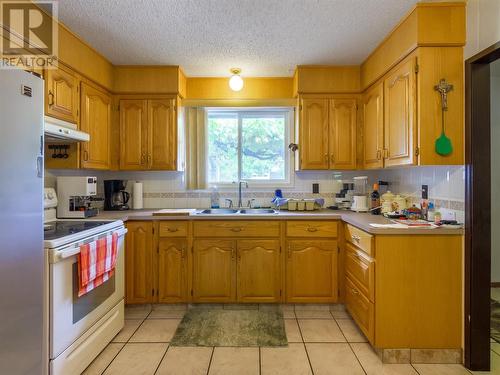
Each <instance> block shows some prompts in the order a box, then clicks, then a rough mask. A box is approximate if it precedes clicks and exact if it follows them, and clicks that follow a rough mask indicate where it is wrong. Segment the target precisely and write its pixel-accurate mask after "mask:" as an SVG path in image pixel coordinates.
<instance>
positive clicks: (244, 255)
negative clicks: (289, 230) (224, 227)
mask: <svg viewBox="0 0 500 375" xmlns="http://www.w3.org/2000/svg"><path fill="white" fill-rule="evenodd" d="M237 244H238V272H237V280H238V288H237V297H238V302H262V303H265V302H279V301H280V295H281V283H280V281H281V277H280V276H281V267H280V263H281V262H280V242H279V240H239V241H238V243H237Z"/></svg>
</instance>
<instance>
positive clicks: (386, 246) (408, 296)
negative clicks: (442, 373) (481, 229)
mask: <svg viewBox="0 0 500 375" xmlns="http://www.w3.org/2000/svg"><path fill="white" fill-rule="evenodd" d="M344 235H345V245H344V252H345V257H344V259H345V262H344V270H345V278H344V285H345V305H346V308H347V310H348V311H349V313H350V314H351V316H352V318H353V319H354V321H355V322H356V323H357V325H358V326H359V328H360V329H361V331H362V332H363V333H364V334H365V336H366V337H367V338H368V340H369V341H370V343H371V344H372V345H373V346H374V347H376V348H380V349H399V348H420V349H421V348H425V349H459V348H460V347H461V343H462V341H461V337H462V322H463V320H462V303H463V302H462V269H461V266H462V240H463V239H462V236H461V235H438V234H432V235H425V234H417V235H407V234H404V235H383V234H380V235H379V234H377V235H371V234H369V233H366V232H364V231H362V230H361V229H358V228H356V227H353V226H352V225H349V224H345V225H344Z"/></svg>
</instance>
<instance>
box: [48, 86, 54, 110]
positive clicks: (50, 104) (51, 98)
mask: <svg viewBox="0 0 500 375" xmlns="http://www.w3.org/2000/svg"><path fill="white" fill-rule="evenodd" d="M48 96H49V107H52V106H53V105H54V93H53V92H52V90H49V94H48Z"/></svg>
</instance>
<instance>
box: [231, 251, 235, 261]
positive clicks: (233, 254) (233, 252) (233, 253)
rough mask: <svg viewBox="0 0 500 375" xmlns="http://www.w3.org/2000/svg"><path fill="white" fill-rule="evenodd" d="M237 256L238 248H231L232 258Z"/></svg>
mask: <svg viewBox="0 0 500 375" xmlns="http://www.w3.org/2000/svg"><path fill="white" fill-rule="evenodd" d="M235 258H236V249H231V259H232V260H234V259H235Z"/></svg>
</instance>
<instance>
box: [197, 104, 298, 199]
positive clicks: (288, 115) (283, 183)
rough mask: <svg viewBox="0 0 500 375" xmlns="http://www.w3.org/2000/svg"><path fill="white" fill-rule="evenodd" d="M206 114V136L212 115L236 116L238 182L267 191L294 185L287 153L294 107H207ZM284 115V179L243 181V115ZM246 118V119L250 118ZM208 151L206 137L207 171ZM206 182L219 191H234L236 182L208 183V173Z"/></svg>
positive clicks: (292, 160) (292, 162)
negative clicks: (225, 113)
mask: <svg viewBox="0 0 500 375" xmlns="http://www.w3.org/2000/svg"><path fill="white" fill-rule="evenodd" d="M205 110H206V113H207V121H206V124H205V134H208V118H209V116H210V114H211V113H212V114H213V113H224V112H231V113H237V114H238V179H239V180H238V181H246V182H248V183H249V184H251V187H252V188H257V189H258V188H263V189H266V190H268V189H269V187H270V186H272V187H291V186H293V183H294V173H293V171H294V156H295V155H294V154H293V153H291V152H289V150H288V145H289V144H290V142H292V140H293V139H295V138H294V132H295V123H294V121H295V107H288V106H287V107H207V108H205ZM270 112H271V113H272V112H275V113H284V114H285V116H284V117H285V139H284V152H285V153H284V155H285V158H284V159H285V178H284V179H271V180H253V179H243V178H241V173H242V168H241V163H242V153H241V146H242V136H241V132H242V119H243V118H244V117H245V116H244V115H245V114H249V115H251V116H255V115H258V114H269V113H270ZM251 116H248V117H251ZM208 150H209V142H208V136H207V137H206V139H205V159H206V160H207V164H206V168H207V170H208ZM206 178H207V181H206V185H207V187H208V188H212V187H214V186H217V188H219V189H222V190H224V189H228V190H229V189H234V186H235V183H237V182H238V181H231V182H229V181H227V182H213V181H208V173H207V175H206Z"/></svg>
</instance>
